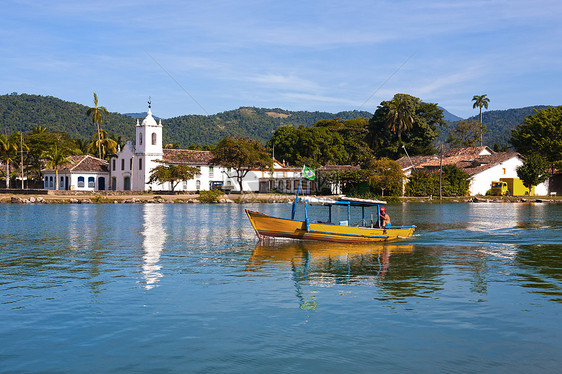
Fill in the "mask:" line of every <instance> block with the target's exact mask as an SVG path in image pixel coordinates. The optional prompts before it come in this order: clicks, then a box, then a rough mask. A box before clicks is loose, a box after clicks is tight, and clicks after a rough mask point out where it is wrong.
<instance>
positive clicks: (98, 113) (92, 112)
mask: <svg viewBox="0 0 562 374" xmlns="http://www.w3.org/2000/svg"><path fill="white" fill-rule="evenodd" d="M102 114H103V115H108V114H109V112H108V111H107V109H105V107H103V106H98V95H96V93H95V92H94V107H93V108H90V109H88V111H87V112H86V115H87V116H88V117H90V116H91V117H92V123H94V124H95V125H96V127H97V131H98V136H99V135H100V123H102V122H103V116H102ZM98 151H99V158H102V157H101V139H100V138H99V137H98Z"/></svg>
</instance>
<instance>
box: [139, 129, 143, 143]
mask: <svg viewBox="0 0 562 374" xmlns="http://www.w3.org/2000/svg"><path fill="white" fill-rule="evenodd" d="M139 145H142V132H139Z"/></svg>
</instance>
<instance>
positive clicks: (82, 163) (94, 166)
mask: <svg viewBox="0 0 562 374" xmlns="http://www.w3.org/2000/svg"><path fill="white" fill-rule="evenodd" d="M68 158H69V160H70V162H69V163H67V164H64V165H61V166H59V172H61V171H70V172H81V171H82V172H107V171H108V170H109V168H108V165H109V164H108V162H107V161H105V160H102V159H99V158H97V157H93V156H90V155H73V156H69V157H68ZM53 170H54V169H45V170H43V171H53Z"/></svg>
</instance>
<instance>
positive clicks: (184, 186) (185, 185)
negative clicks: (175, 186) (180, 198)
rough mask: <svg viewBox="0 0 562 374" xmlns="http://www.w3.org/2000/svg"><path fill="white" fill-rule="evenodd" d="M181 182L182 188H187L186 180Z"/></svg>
mask: <svg viewBox="0 0 562 374" xmlns="http://www.w3.org/2000/svg"><path fill="white" fill-rule="evenodd" d="M182 184H183V189H184V190H187V181H183V183H182Z"/></svg>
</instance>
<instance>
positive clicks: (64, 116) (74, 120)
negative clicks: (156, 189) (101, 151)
mask: <svg viewBox="0 0 562 374" xmlns="http://www.w3.org/2000/svg"><path fill="white" fill-rule="evenodd" d="M99 104H100V105H104V106H106V107H107V108H108V109H109V110H111V107H110V106H109V105H107V104H105V103H99ZM88 108H89V107H88V106H85V105H80V104H77V103H72V102H68V101H63V100H60V99H57V98H55V97H51V96H39V95H28V94H20V95H18V94H10V95H0V132H1V133H6V134H11V133H13V132H16V131H23V132H28V131H29V130H31V129H32V128H34V127H37V126H42V127H46V128H47V129H48V130H49V131H63V132H66V133H68V134H69V135H71V136H72V137H73V138H78V139H91V138H92V136H93V134H94V133H95V131H96V127H95V125H93V124H92V120H91V118H88V117H87V116H86V112H87V110H88ZM157 115H158V113H154V117H155V118H158V117H157ZM145 116H146V113H132V114H130V115H124V114H119V113H111V112H110V114H109V115H108V116H107V117H104V122H103V124H102V125H101V127H102V128H103V129H104V130H106V131H107V132H109V133H112V134H115V135H117V136H122V137H123V139H134V136H135V124H136V118H141V120H142V118H144V117H145ZM372 116H373V114H372V113H369V112H365V111H362V112H360V111H349V112H341V113H336V114H333V113H326V112H305V111H301V112H292V111H288V110H283V109H263V108H240V109H236V110H230V111H226V112H222V113H217V114H214V115H209V116H202V115H186V116H180V117H174V118H170V119H163V120H162V123H163V125H164V129H163V137H164V143H165V144H168V143H177V144H178V145H180V146H181V147H187V146H189V145H191V144H203V145H205V144H217V143H218V142H219V141H221V140H222V139H223V138H224V137H226V136H235V135H236V136H247V137H250V138H253V139H258V140H261V141H263V142H265V141H267V140H269V139H270V138H271V136H272V134H273V132H274V131H275V130H276V129H277V128H278V127H280V126H284V125H291V126H297V127H298V126H300V125H303V126H312V125H313V124H314V123H316V122H317V121H319V120H321V119H332V118H342V119H353V118H357V117H364V118H371V117H372Z"/></svg>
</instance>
